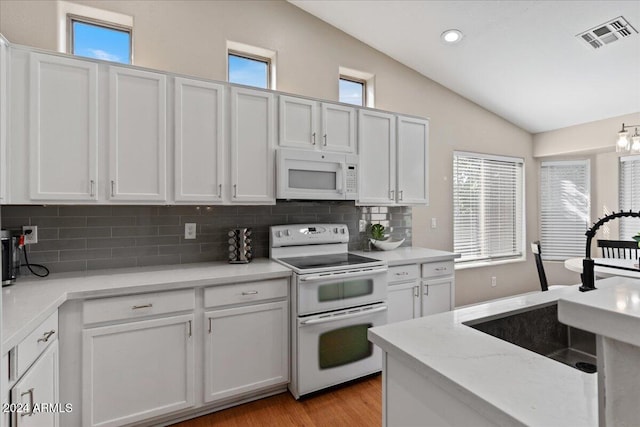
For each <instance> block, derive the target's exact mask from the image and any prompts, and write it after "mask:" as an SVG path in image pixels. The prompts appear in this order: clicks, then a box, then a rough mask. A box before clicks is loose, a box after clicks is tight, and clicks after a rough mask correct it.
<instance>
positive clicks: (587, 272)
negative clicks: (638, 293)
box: [579, 211, 640, 292]
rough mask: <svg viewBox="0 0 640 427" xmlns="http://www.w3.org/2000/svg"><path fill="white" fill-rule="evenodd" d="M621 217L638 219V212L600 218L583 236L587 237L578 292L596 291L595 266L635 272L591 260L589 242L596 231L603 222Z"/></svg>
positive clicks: (639, 215)
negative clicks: (580, 284)
mask: <svg viewBox="0 0 640 427" xmlns="http://www.w3.org/2000/svg"><path fill="white" fill-rule="evenodd" d="M622 217H635V218H640V212H633V211H629V212H622V211H620V212H613V213H611V215H607V216H605V217H604V218H600V219H599V220H598V221H596V222H595V223H594V224H593V226H592V227H591V228H590V229H588V230H587V232H586V233H585V235H586V236H587V247H586V251H585V257H584V259H583V260H582V286H580V288H579V289H580V292H586V291H592V290H594V289H596V285H595V277H594V276H595V274H594V272H593V270H594V267H595V266H596V265H599V266H604V267H609V268H617V269H620V270H633V271H637V270H636V269H633V268H627V267H618V266H615V265H606V264H596V263H595V262H594V261H593V259H591V240H592V239H593V237H594V236H595V235H596V231H598V229H599V228H600V227H601V226H602V224H604V223H605V222H609V221H611V220H612V219H616V218H622Z"/></svg>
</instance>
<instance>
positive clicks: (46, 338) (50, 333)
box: [37, 329, 56, 342]
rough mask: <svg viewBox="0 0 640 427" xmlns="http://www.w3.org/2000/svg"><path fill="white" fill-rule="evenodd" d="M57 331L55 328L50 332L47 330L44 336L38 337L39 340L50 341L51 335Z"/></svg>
mask: <svg viewBox="0 0 640 427" xmlns="http://www.w3.org/2000/svg"><path fill="white" fill-rule="evenodd" d="M55 333H56V331H55V330H53V329H52V330H50V331H49V332H45V333H44V335H43V336H42V338H38V341H37V342H47V341H49V338H51V336H52V335H53V334H55Z"/></svg>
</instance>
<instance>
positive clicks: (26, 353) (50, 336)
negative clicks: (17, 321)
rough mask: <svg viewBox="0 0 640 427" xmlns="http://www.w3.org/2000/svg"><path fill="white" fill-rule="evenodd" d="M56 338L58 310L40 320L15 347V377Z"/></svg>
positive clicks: (19, 375)
mask: <svg viewBox="0 0 640 427" xmlns="http://www.w3.org/2000/svg"><path fill="white" fill-rule="evenodd" d="M57 339H58V311H56V312H54V313H53V314H52V315H51V316H49V318H48V319H47V320H45V321H44V322H42V323H41V324H40V326H38V327H37V328H36V329H35V330H34V331H33V332H31V333H30V334H29V336H27V337H26V338H25V339H24V340H22V342H20V344H18V346H17V348H16V369H17V375H16V378H20V377H21V376H22V374H24V373H25V371H26V370H27V369H28V368H29V366H31V364H32V363H33V362H34V361H35V360H36V359H37V358H38V356H40V354H42V352H43V351H44V350H45V349H46V348H47V347H48V346H49V344H50V343H52V342H53V341H55V340H57Z"/></svg>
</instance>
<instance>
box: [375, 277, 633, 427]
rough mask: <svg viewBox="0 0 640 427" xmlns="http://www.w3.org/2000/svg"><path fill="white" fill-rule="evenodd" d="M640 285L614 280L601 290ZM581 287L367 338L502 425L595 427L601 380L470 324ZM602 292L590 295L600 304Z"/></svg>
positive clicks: (386, 329) (378, 330) (575, 294)
mask: <svg viewBox="0 0 640 427" xmlns="http://www.w3.org/2000/svg"><path fill="white" fill-rule="evenodd" d="M627 284H633V286H634V287H636V286H640V280H634V279H628V278H623V277H611V278H608V279H603V280H599V281H597V282H596V286H597V287H599V288H601V291H600V293H601V294H603V295H604V294H605V293H606V292H607V288H615V287H617V286H627ZM577 288H578V286H577V285H575V286H567V287H562V288H554V289H551V290H549V291H548V292H534V293H527V294H524V295H520V296H515V297H512V298H503V299H499V300H495V301H493V302H491V301H488V302H486V303H482V304H477V305H473V306H468V307H465V308H461V309H457V310H454V311H450V312H447V313H441V314H436V315H433V316H428V317H423V318H419V319H413V320H408V321H405V322H398V323H393V324H389V325H384V326H379V327H375V328H372V329H370V330H369V339H370V340H371V341H373V342H374V343H375V344H377V345H378V346H380V347H381V348H382V349H383V350H384V351H385V352H387V353H388V354H389V355H390V356H392V357H395V358H397V359H398V360H400V361H401V362H402V363H403V364H405V365H406V366H408V367H410V368H411V369H413V370H415V371H416V372H418V373H420V374H421V375H423V376H425V377H427V378H428V379H429V381H432V382H433V383H435V384H436V385H438V386H440V387H442V388H443V389H444V390H446V391H447V392H449V393H451V394H452V395H454V396H456V397H457V398H458V399H460V400H461V401H462V402H463V403H465V404H466V405H468V406H470V407H472V408H474V409H475V410H477V411H479V412H480V413H482V414H484V415H485V416H486V417H487V418H488V419H489V420H493V421H494V422H495V423H496V424H505V423H506V424H509V425H519V424H524V425H529V426H545V427H546V426H563V427H564V426H581V427H582V426H597V425H598V413H597V412H598V401H597V375H596V374H587V373H584V372H581V371H579V370H577V369H573V368H571V367H569V366H566V365H563V364H561V363H559V362H556V361H554V360H551V359H548V358H546V357H544V356H541V355H538V354H536V353H534V352H531V351H529V350H525V349H523V348H521V347H518V346H516V345H513V344H510V343H508V342H505V341H503V340H500V339H498V338H495V337H492V336H490V335H487V334H485V333H483V332H480V331H478V330H475V329H473V328H471V327H469V326H466V325H464V324H463V323H464V322H469V321H472V320H476V319H484V318H492V317H493V318H499V317H504V316H503V315H502V314H503V313H512V312H517V311H526V310H527V309H530V308H533V307H535V306H544V305H549V304H553V303H555V302H556V301H558V300H559V299H563V300H567V301H571V300H573V299H579V298H584V296H582V295H583V294H582V293H581V292H579V291H578V289H577ZM598 292H599V291H592V292H590V293H589V296H588V297H589V298H590V299H597V295H598V294H597V293H598Z"/></svg>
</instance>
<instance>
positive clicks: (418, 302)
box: [387, 261, 455, 323]
mask: <svg viewBox="0 0 640 427" xmlns="http://www.w3.org/2000/svg"><path fill="white" fill-rule="evenodd" d="M387 277H388V283H389V288H388V296H387V299H388V305H389V312H388V315H387V319H388V323H394V322H400V321H403V320H410V319H414V318H417V317H422V316H428V315H430V314H436V313H442V312H444V311H449V310H453V308H454V305H455V294H454V291H455V277H454V275H453V262H452V261H446V262H439V263H424V264H422V266H421V268H420V266H419V265H418V264H407V265H400V266H393V267H390V268H389V272H388V276H387Z"/></svg>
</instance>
